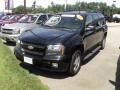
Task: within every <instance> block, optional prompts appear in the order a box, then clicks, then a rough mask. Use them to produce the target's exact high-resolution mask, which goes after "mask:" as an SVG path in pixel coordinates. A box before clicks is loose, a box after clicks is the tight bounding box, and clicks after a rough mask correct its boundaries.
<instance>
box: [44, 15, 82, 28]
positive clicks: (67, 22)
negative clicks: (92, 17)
mask: <svg viewBox="0 0 120 90" xmlns="http://www.w3.org/2000/svg"><path fill="white" fill-rule="evenodd" d="M79 16H80V15H79ZM80 17H81V18H80ZM80 17H77V16H76V15H56V16H53V17H51V18H50V19H49V20H48V21H47V22H46V23H45V26H49V27H53V28H65V29H79V28H80V27H81V25H82V21H83V17H82V16H80Z"/></svg>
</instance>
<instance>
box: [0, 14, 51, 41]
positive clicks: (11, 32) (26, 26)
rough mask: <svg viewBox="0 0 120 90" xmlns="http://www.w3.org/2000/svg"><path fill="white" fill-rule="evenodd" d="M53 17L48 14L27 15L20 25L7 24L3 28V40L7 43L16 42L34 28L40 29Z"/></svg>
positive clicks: (19, 22) (20, 21)
mask: <svg viewBox="0 0 120 90" xmlns="http://www.w3.org/2000/svg"><path fill="white" fill-rule="evenodd" d="M51 16H52V15H51V14H46V13H40V14H28V15H25V16H23V17H22V18H21V19H20V20H19V21H18V23H14V24H5V25H4V26H2V27H1V33H2V35H1V38H2V39H3V40H4V41H6V42H9V41H11V42H16V40H17V38H18V36H20V35H21V33H23V32H25V31H27V30H31V29H33V28H39V27H40V26H41V24H43V23H44V22H45V21H46V20H48V18H50V17H51Z"/></svg>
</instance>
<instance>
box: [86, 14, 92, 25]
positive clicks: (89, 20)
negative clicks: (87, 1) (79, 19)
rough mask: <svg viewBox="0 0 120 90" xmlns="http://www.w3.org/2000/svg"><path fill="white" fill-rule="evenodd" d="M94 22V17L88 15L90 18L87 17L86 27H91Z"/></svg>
mask: <svg viewBox="0 0 120 90" xmlns="http://www.w3.org/2000/svg"><path fill="white" fill-rule="evenodd" d="M92 22H93V18H92V16H91V15H88V16H87V17H86V22H85V26H86V27H88V26H89V25H91V24H92Z"/></svg>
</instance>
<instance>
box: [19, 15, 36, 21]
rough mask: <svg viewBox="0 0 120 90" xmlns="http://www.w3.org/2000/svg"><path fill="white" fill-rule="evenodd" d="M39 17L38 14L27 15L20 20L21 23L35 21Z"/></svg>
mask: <svg viewBox="0 0 120 90" xmlns="http://www.w3.org/2000/svg"><path fill="white" fill-rule="evenodd" d="M37 18H38V15H25V16H23V17H22V18H21V19H20V20H19V22H20V23H34V22H35V21H36V19H37Z"/></svg>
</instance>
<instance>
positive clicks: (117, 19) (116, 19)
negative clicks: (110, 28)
mask: <svg viewBox="0 0 120 90" xmlns="http://www.w3.org/2000/svg"><path fill="white" fill-rule="evenodd" d="M113 21H114V22H117V23H119V22H120V14H113Z"/></svg>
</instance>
